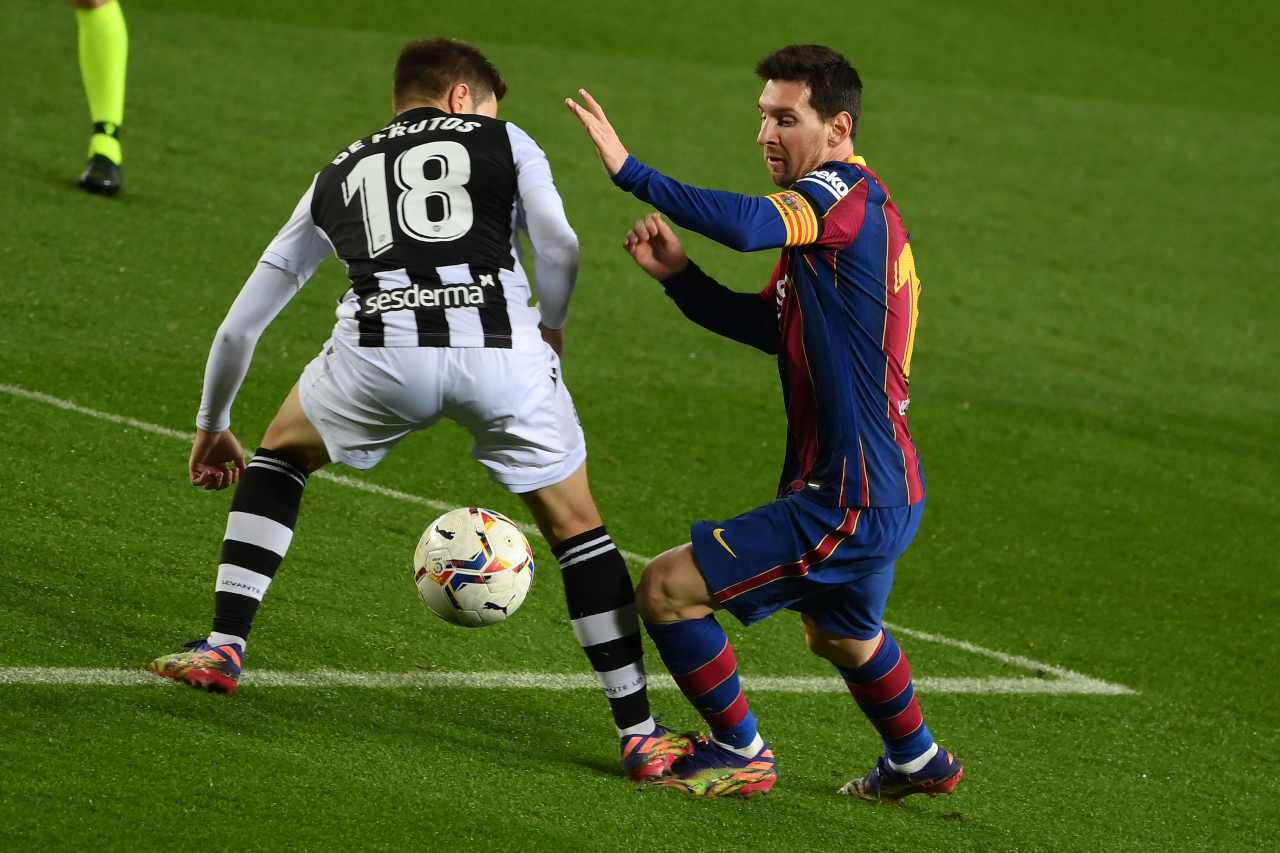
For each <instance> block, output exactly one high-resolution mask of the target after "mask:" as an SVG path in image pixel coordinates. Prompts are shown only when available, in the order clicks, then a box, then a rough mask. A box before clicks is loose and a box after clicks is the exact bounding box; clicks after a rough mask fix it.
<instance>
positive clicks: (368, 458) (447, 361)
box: [298, 340, 587, 494]
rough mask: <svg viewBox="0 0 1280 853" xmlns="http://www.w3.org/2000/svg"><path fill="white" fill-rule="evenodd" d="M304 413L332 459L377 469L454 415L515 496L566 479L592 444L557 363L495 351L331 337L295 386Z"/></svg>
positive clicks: (539, 353)
mask: <svg viewBox="0 0 1280 853" xmlns="http://www.w3.org/2000/svg"><path fill="white" fill-rule="evenodd" d="M298 394H299V397H300V399H301V402H302V410H303V412H304V413H305V414H306V416H307V419H308V420H309V421H311V423H312V424H313V425H314V426H315V428H316V430H317V431H318V432H319V433H320V436H321V437H322V438H323V439H324V443H325V447H326V449H327V450H328V452H329V458H330V459H332V460H333V461H334V462H341V463H343V464H345V465H350V466H351V467H352V468H360V469H368V468H372V467H373V466H375V465H377V464H378V463H379V462H381V461H382V458H383V457H384V456H386V455H387V453H388V452H389V451H390V450H391V448H392V447H395V445H396V444H397V443H398V442H399V441H400V440H401V439H402V438H404V437H405V436H407V435H409V434H410V433H412V432H416V431H417V430H420V429H425V428H427V427H429V426H431V425H432V424H433V423H435V422H436V421H437V420H439V419H440V418H442V417H443V418H448V419H450V420H452V421H454V422H455V423H457V424H458V425H460V426H462V427H463V428H465V429H466V430H468V431H469V432H470V433H471V436H472V438H473V439H474V444H473V445H472V449H471V455H472V457H473V458H474V459H475V460H476V461H477V462H479V463H480V464H481V465H483V466H484V467H485V468H487V469H488V470H489V474H490V476H492V477H493V479H494V480H496V481H497V482H498V483H500V484H502V485H503V486H505V487H506V488H507V489H509V490H510V491H512V492H515V493H517V494H518V493H521V492H531V491H533V490H535V489H541V488H544V487H546V486H552V485H555V484H556V483H559V482H560V481H562V480H564V479H565V478H567V477H568V476H569V475H570V474H572V473H573V472H574V471H576V470H578V468H579V467H580V466H581V465H582V463H583V462H584V461H586V458H587V444H586V439H585V437H584V436H583V434H582V426H581V424H579V422H578V414H577V412H576V411H575V410H574V407H573V399H572V398H571V397H570V396H569V390H568V389H567V388H565V387H564V381H563V379H562V377H561V376H560V359H559V357H558V356H557V355H556V354H555V352H554V351H553V350H552V349H551V347H549V346H546V345H544V346H543V347H542V348H541V349H536V350H511V349H497V348H488V347H470V348H464V347H458V348H449V347H357V346H352V345H351V344H347V343H343V342H342V341H341V340H330V341H329V342H328V343H326V344H325V346H324V348H323V349H322V350H321V351H320V354H319V355H317V356H316V357H315V358H314V359H312V360H311V363H310V364H308V365H307V367H306V369H305V370H303V372H302V378H301V379H300V380H299V381H298Z"/></svg>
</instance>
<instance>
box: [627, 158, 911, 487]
mask: <svg viewBox="0 0 1280 853" xmlns="http://www.w3.org/2000/svg"><path fill="white" fill-rule="evenodd" d="M614 181H615V183H617V184H618V185H619V186H620V187H622V188H623V189H626V190H629V191H630V192H632V193H633V194H635V195H636V196H637V197H638V198H640V199H641V200H643V201H646V202H648V203H650V204H652V205H653V206H654V207H656V208H658V209H659V210H660V211H662V212H663V213H665V214H667V215H668V216H669V217H670V218H671V219H672V220H673V221H674V222H675V223H676V224H678V225H681V226H683V227H686V228H689V229H691V230H695V231H698V232H700V233H702V234H705V235H707V236H709V237H711V238H712V239H715V240H717V241H719V242H722V243H724V244H726V245H728V246H730V247H732V248H736V249H739V250H740V251H753V250H757V249H764V248H769V247H777V248H781V249H782V252H781V257H780V258H779V259H778V263H777V265H776V267H775V268H774V271H773V274H772V275H771V276H770V279H769V283H768V285H767V286H766V287H765V288H764V289H763V290H762V291H760V292H759V294H746V293H738V292H735V291H731V290H729V289H727V288H725V287H723V286H721V285H719V284H717V283H716V282H715V281H714V280H712V279H711V278H710V277H709V276H707V275H706V274H705V273H703V272H702V271H701V270H700V269H699V268H698V267H697V266H696V265H695V264H692V263H691V264H690V266H689V268H688V269H686V270H685V271H684V272H682V273H680V274H678V275H676V276H673V277H672V278H671V279H668V280H667V281H665V282H663V284H664V286H665V287H666V289H667V292H668V294H669V295H670V296H671V297H672V298H673V299H674V300H675V301H676V304H677V305H679V306H680V308H681V310H682V311H684V313H685V314H686V315H687V316H689V317H690V318H691V319H693V320H694V321H695V322H698V323H700V324H702V325H704V326H706V327H707V328H710V329H712V330H713V331H716V332H719V333H720V334H723V335H726V336H728V337H730V338H733V339H734V340H738V341H741V342H743V343H747V344H751V345H753V346H756V347H757V348H759V349H762V350H764V351H766V352H770V353H776V354H777V357H778V374H779V376H780V378H781V380H782V392H783V399H784V402H785V405H786V412H787V451H786V459H785V461H784V463H783V471H782V477H781V482H780V485H779V494H780V495H782V494H787V493H790V492H793V491H799V490H805V491H806V492H807V493H808V494H810V495H812V496H813V497H816V498H818V499H819V500H822V501H823V502H824V503H828V504H831V505H833V506H866V507H871V506H906V505H909V504H914V503H917V502H919V501H921V500H923V499H924V473H923V468H922V466H921V463H920V457H919V454H918V452H917V451H916V446H915V443H914V442H913V441H912V438H911V431H910V429H909V428H908V425H907V407H908V406H909V405H910V394H909V384H908V379H909V376H910V372H911V355H912V349H913V345H914V341H915V332H916V323H917V320H918V318H919V298H920V278H919V276H918V275H917V273H916V266H915V259H914V257H913V255H912V251H911V243H910V236H909V234H908V232H907V230H906V228H905V226H904V225H903V223H902V216H901V215H900V214H899V212H898V208H897V206H896V205H895V204H894V202H893V199H892V198H891V197H890V195H889V191H888V189H887V188H886V187H885V185H884V183H883V182H882V181H881V180H880V178H879V177H878V176H877V175H876V174H875V173H874V172H873V171H872V170H871V169H870V168H868V167H867V165H866V162H865V161H864V160H863V159H862V158H861V157H853V158H851V159H850V160H849V161H847V162H836V161H833V162H828V163H824V164H823V165H822V166H820V167H818V168H817V169H815V170H814V171H812V172H809V173H808V174H806V175H804V176H803V177H802V178H800V179H799V180H797V181H796V182H795V184H793V185H792V186H791V187H790V188H788V189H786V190H784V191H782V192H778V193H774V194H772V195H768V196H745V195H740V194H737V193H727V192H721V191H717V190H705V189H700V188H697V187H691V186H689V185H687V184H681V183H679V182H678V181H674V180H673V179H671V178H668V177H666V176H665V175H662V174H661V173H659V172H657V171H656V170H654V169H652V168H650V167H648V166H645V165H644V164H642V163H640V162H639V161H638V160H636V159H635V158H630V159H628V160H627V162H626V164H625V165H624V166H623V168H622V169H621V170H620V171H619V172H618V174H617V175H615V176H614Z"/></svg>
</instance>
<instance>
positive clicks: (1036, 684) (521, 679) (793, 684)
mask: <svg viewBox="0 0 1280 853" xmlns="http://www.w3.org/2000/svg"><path fill="white" fill-rule="evenodd" d="M742 681H743V684H744V686H745V687H746V689H748V690H750V691H752V692H754V693H844V692H846V690H847V689H848V688H846V687H845V684H844V682H843V681H841V680H840V679H838V678H834V677H827V678H815V677H806V676H789V677H788V676H780V677H769V676H763V677H755V678H749V677H746V676H744V677H743V679H742ZM241 683H242V684H245V685H249V686H254V687H305V688H311V687H360V688H366V689H381V690H388V689H405V688H408V689H421V688H459V687H460V688H485V689H492V688H505V689H523V690H597V689H599V683H598V682H597V681H596V678H595V676H594V675H591V674H589V673H555V672H347V671H343V670H335V669H317V670H312V671H310V672H273V671H270V670H250V671H249V672H246V673H245V674H244V678H243V679H242V680H241ZM173 684H174V682H172V681H168V680H165V679H161V678H157V677H156V676H154V675H152V674H150V673H148V672H144V671H142V670H141V669H89V668H79V667H75V668H59V667H3V668H0V686H3V685H54V686H60V687H74V686H79V687H147V686H156V687H166V686H170V685H173ZM915 686H916V689H917V690H920V691H922V692H924V693H935V694H936V693H962V694H994V693H1003V694H1010V693H1012V694H1023V695H1063V694H1102V695H1108V694H1110V695H1116V694H1117V693H1124V692H1128V688H1124V687H1119V688H1118V689H1116V688H1117V686H1116V685H1107V684H1104V683H1103V682H1098V681H1094V680H1093V679H1083V680H1079V681H1077V680H1069V679H1061V680H1059V679H1047V678H917V679H916V680H915ZM649 687H650V689H653V690H675V689H676V684H675V682H674V681H672V679H671V677H670V676H668V675H653V676H650V678H649Z"/></svg>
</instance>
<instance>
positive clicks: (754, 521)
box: [566, 45, 964, 801]
mask: <svg viewBox="0 0 1280 853" xmlns="http://www.w3.org/2000/svg"><path fill="white" fill-rule="evenodd" d="M756 71H757V73H758V74H759V76H760V77H761V79H763V80H764V81H765V86H764V91H763V93H762V94H761V96H760V100H759V108H760V133H759V136H758V137H757V140H756V141H757V142H758V143H759V144H760V145H761V146H762V147H763V149H764V161H765V166H766V167H767V168H768V170H769V176H770V178H771V179H772V180H773V182H774V183H775V184H776V185H777V186H779V187H781V188H782V190H781V191H780V192H776V193H773V194H772V195H767V196H747V195H739V194H737V193H729V192H720V191H714V190H705V189H699V188H697V187H692V186H689V185H687V184H682V183H680V182H678V181H675V180H673V179H671V178H669V177H667V176H665V175H663V174H661V173H660V172H658V171H657V170H655V169H653V168H651V167H650V166H647V165H645V164H643V163H641V162H640V161H639V160H637V159H636V158H634V157H631V156H629V155H628V153H627V150H626V148H625V147H623V145H622V143H621V141H620V140H619V138H618V136H617V133H616V132H615V131H614V129H613V127H612V126H611V125H610V124H609V121H608V119H607V118H606V116H605V113H604V110H603V109H601V107H600V105H599V104H598V103H596V101H595V100H594V99H593V98H592V97H591V96H590V94H589V93H587V92H586V90H580V94H581V96H582V98H583V101H584V102H585V104H586V106H585V107H583V106H580V105H578V104H577V103H576V102H575V101H573V100H572V99H567V100H566V105H567V106H568V107H569V109H570V110H571V111H572V112H573V113H574V114H575V115H576V116H577V117H578V119H579V120H580V121H581V122H582V124H583V126H584V128H586V130H587V132H588V135H589V136H590V137H591V140H592V142H594V143H595V146H596V148H597V150H598V152H599V154H600V158H601V160H602V161H603V163H604V166H605V169H606V170H607V171H608V173H609V174H610V175H611V176H612V178H613V181H614V183H615V184H617V185H618V186H619V187H621V188H622V189H624V190H627V191H629V192H631V193H632V194H634V195H635V196H636V197H638V198H639V199H641V200H642V201H645V202H647V203H649V204H651V205H653V206H654V207H655V208H657V209H658V210H659V211H661V212H662V213H665V214H666V215H667V216H669V217H670V218H671V219H672V220H673V221H674V222H675V223H676V224H677V225H680V226H682V227H684V228H688V229H690V230H693V231H697V232H699V233H701V234H704V235H706V236H708V237H711V238H712V239H714V240H717V241H719V242H721V243H723V244H725V245H727V246H729V247H731V248H734V249H737V250H739V251H756V250H759V249H781V250H782V252H781V257H780V258H779V259H778V264H777V266H776V267H775V268H774V271H773V274H772V275H771V276H770V279H769V284H768V286H766V287H765V288H764V290H762V291H761V292H760V293H758V294H756V293H738V292H735V291H732V290H729V289H727V288H725V287H723V286H722V285H720V284H718V283H717V282H716V281H714V280H713V279H712V278H711V277H710V276H708V275H707V274H706V273H704V272H703V271H702V270H701V269H699V268H698V266H697V265H696V264H694V263H693V262H692V261H690V260H689V258H688V256H687V255H686V254H685V252H684V249H683V248H682V246H681V244H680V241H679V239H678V238H677V237H676V235H675V233H674V232H673V231H672V230H671V228H670V227H669V226H668V225H667V223H666V222H665V221H664V220H663V219H662V217H661V216H660V215H659V214H657V213H655V214H651V215H650V216H648V217H646V218H645V219H643V220H641V221H640V222H638V223H637V224H636V226H635V228H634V229H633V230H632V231H631V232H630V233H629V234H628V235H627V237H626V241H625V245H626V248H627V250H628V251H629V252H630V253H631V256H632V257H633V258H634V259H635V261H636V263H637V264H638V265H639V266H640V267H641V268H642V269H644V271H645V272H647V273H648V274H649V275H651V276H652V277H654V278H656V279H658V280H659V281H661V282H662V285H663V287H664V288H665V289H666V292H667V295H668V296H670V297H671V298H672V299H673V300H674V301H675V303H676V305H677V306H678V307H679V308H680V310H681V311H682V312H683V313H684V314H685V315H686V316H687V317H689V318H690V319H691V320H693V321H694V322H696V323H698V324H700V325H702V326H705V327H706V328H708V329H710V330H712V331H714V332H717V333H719V334H721V335H724V336H726V337H728V338H732V339H733V340H736V341H739V342H741V343H744V344H748V345H749V346H753V347H755V348H757V349H760V350H763V351H764V352H766V353H770V354H774V355H776V356H777V357H778V372H779V375H780V377H781V380H782V392H783V399H784V401H785V404H786V410H787V422H788V430H787V452H786V460H785V463H784V465H783V472H782V479H781V484H780V487H779V489H778V496H777V499H776V500H774V501H773V502H772V503H770V504H767V505H765V506H762V507H760V508H758V509H754V510H751V511H750V512H746V513H744V514H742V515H740V516H738V517H736V518H731V519H726V520H724V521H700V522H697V523H695V524H694V525H693V527H692V535H691V539H692V541H691V542H690V543H688V544H685V545H681V546H679V547H677V548H673V549H671V550H670V551H667V552H666V553H664V554H662V555H661V556H659V557H657V558H655V559H654V560H653V561H652V562H651V563H650V564H649V565H648V566H647V567H646V568H645V571H644V576H643V578H642V580H641V583H640V588H639V590H638V592H637V598H638V602H639V607H640V611H641V615H642V616H643V618H644V621H645V624H646V627H647V629H648V631H649V635H650V636H651V637H652V638H653V642H654V644H655V645H656V646H657V648H658V651H659V653H660V654H661V655H662V659H663V661H664V662H665V663H666V664H667V667H668V668H669V669H670V670H671V672H672V674H673V675H674V676H675V679H676V682H677V683H678V684H679V685H680V687H681V689H682V690H683V691H684V694H685V696H686V697H687V698H688V699H689V701H690V702H691V703H692V704H693V705H694V707H695V708H697V710H698V711H699V713H701V714H702V716H703V718H704V719H705V720H706V721H707V723H708V725H709V726H710V729H711V733H710V737H709V738H701V739H699V740H698V742H697V744H696V746H695V748H694V750H693V752H691V753H689V754H688V755H687V756H685V757H684V758H682V759H680V760H678V761H677V762H676V763H675V764H674V765H673V767H672V769H671V773H670V775H668V776H666V777H665V778H663V779H662V780H660V783H661V784H667V785H671V786H673V787H676V788H679V789H680V790H683V791H686V792H688V793H691V794H694V795H696V796H704V797H715V796H725V795H739V796H749V795H751V794H755V793H761V792H764V791H767V790H769V789H770V788H772V787H773V785H774V783H775V781H776V780H777V769H776V766H775V763H774V758H773V753H772V751H771V750H770V748H769V746H768V744H766V743H765V742H764V740H763V739H762V738H761V736H760V733H759V731H758V730H757V726H756V719H755V716H754V715H753V714H752V713H751V710H750V708H749V707H748V704H747V699H746V696H745V695H744V693H743V691H742V687H741V684H740V683H739V679H738V667H737V662H736V659H735V657H734V652H733V647H732V645H731V644H730V643H729V639H728V637H727V636H726V635H725V632H724V630H723V629H722V628H721V627H720V625H719V623H718V622H717V621H716V617H715V613H714V611H716V610H720V609H723V610H727V611H729V612H730V613H732V614H733V615H734V616H735V617H737V618H738V619H739V620H741V621H742V622H743V623H744V624H747V625H749V624H751V623H753V622H756V621H759V620H760V619H763V618H765V617H766V616H769V615H771V614H773V613H776V612H777V611H778V610H781V609H784V608H786V609H790V610H795V611H799V613H800V616H801V620H802V622H803V625H804V632H805V639H806V641H807V644H808V647H809V649H810V650H811V651H812V652H813V653H814V654H817V655H820V656H821V657H823V658H825V659H827V660H829V661H831V663H833V664H834V665H835V666H836V668H837V669H838V670H839V671H840V674H841V675H842V676H843V677H844V680H845V682H846V683H847V684H848V686H849V690H850V692H851V693H852V694H853V698H854V699H855V700H856V701H857V704H858V706H859V707H860V708H861V709H862V711H863V712H864V713H865V714H866V716H867V717H868V719H869V720H870V721H871V723H872V725H874V726H875V728H876V729H877V731H878V732H879V733H880V735H881V737H882V739H883V741H884V748H885V754H884V755H883V756H882V757H881V758H880V759H879V760H878V761H877V762H876V765H875V767H873V768H872V769H871V770H870V771H869V772H868V773H866V774H865V775H864V776H862V777H861V778H857V779H854V780H853V781H851V782H849V783H848V784H847V785H845V786H844V787H843V788H841V789H840V790H841V792H842V793H845V794H850V795H854V796H860V797H863V798H866V799H871V800H887V801H897V800H900V799H902V798H903V797H905V796H907V795H910V794H917V793H925V794H930V795H936V794H942V793H950V792H951V791H953V790H954V789H955V787H956V785H957V784H959V782H960V779H961V778H962V776H963V772H964V771H963V769H962V768H961V765H960V763H959V762H958V761H957V760H956V759H955V757H954V756H953V755H952V754H951V753H950V752H948V751H946V750H944V749H942V748H940V747H939V746H938V744H936V743H935V742H934V740H933V736H932V734H931V733H930V731H929V728H928V727H927V726H926V725H925V724H924V719H923V717H922V715H921V711H920V705H919V703H918V702H917V700H916V697H915V692H914V689H913V686H912V681H911V670H910V667H909V665H908V663H907V658H906V656H905V655H904V654H903V652H902V650H901V649H900V648H899V647H898V644H897V643H896V642H895V641H894V639H893V637H892V636H890V634H889V633H888V632H887V631H886V630H884V627H883V624H882V621H881V620H882V617H883V614H884V608H885V603H886V601H887V599H888V596H889V590H890V588H891V586H892V584H893V574H894V563H895V561H896V560H897V558H898V557H899V556H900V555H901V554H902V553H903V551H905V550H906V548H907V546H908V545H909V544H910V542H911V540H912V538H913V537H914V536H915V533H916V530H917V528H918V527H919V524H920V517H921V514H922V511H923V509H924V474H923V471H922V469H921V465H920V459H919V456H918V454H917V453H916V447H915V444H914V443H913V442H912V439H911V433H910V431H909V430H908V428H907V418H906V415H907V406H908V404H909V402H910V398H909V396H908V384H907V383H908V376H909V374H910V371H911V354H912V344H913V341H914V338H915V331H916V320H917V318H918V316H919V306H918V300H919V296H920V279H919V277H918V276H917V274H916V267H915V261H914V259H913V257H912V253H911V244H910V242H909V237H908V234H907V230H906V228H905V227H904V226H903V224H902V217H901V216H900V215H899V212H898V208H897V206H896V205H895V204H894V202H893V200H892V198H891V197H890V195H889V191H888V190H887V189H886V188H885V185H884V183H883V182H882V181H881V180H880V178H879V176H877V175H876V173H875V172H873V171H872V170H871V169H870V168H869V167H868V166H867V164H866V162H865V161H864V160H863V159H862V158H861V157H859V156H857V155H856V154H855V153H854V147H853V140H854V135H855V133H856V130H857V122H858V116H859V113H860V107H861V93H862V82H861V80H860V79H859V77H858V74H857V72H856V71H855V70H854V69H853V68H852V67H851V66H850V65H849V63H848V61H847V60H846V59H845V58H844V57H843V56H841V55H840V54H839V53H837V52H835V51H833V50H831V49H829V48H826V47H822V46H819V45H792V46H790V47H786V48H783V49H782V50H779V51H777V52H775V53H773V54H770V55H769V56H767V57H765V58H764V59H763V60H762V61H761V62H760V63H759V65H758V66H757V68H756Z"/></svg>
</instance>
